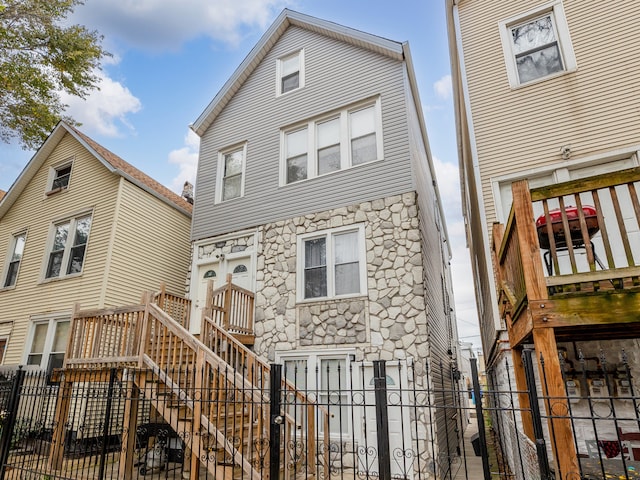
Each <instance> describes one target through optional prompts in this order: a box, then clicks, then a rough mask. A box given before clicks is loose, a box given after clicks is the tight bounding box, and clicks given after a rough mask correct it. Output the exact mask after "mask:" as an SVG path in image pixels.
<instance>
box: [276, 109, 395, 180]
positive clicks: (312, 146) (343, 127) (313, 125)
mask: <svg viewBox="0 0 640 480" xmlns="http://www.w3.org/2000/svg"><path fill="white" fill-rule="evenodd" d="M367 109H372V116H373V118H372V120H373V131H371V132H369V135H375V142H376V145H375V158H373V159H371V160H367V161H365V162H361V163H354V159H353V154H352V142H353V141H354V140H355V141H357V140H358V138H363V136H362V135H359V133H357V132H356V133H355V134H353V132H354V129H353V128H352V127H353V126H354V125H353V116H354V115H357V114H358V113H359V112H363V111H365V110H367ZM334 121H338V122H339V142H338V145H339V151H340V163H339V168H335V169H332V170H331V171H328V172H326V173H321V172H320V171H319V154H318V152H319V151H321V150H322V149H323V148H324V147H327V146H332V145H336V144H335V143H331V142H328V141H323V139H322V138H321V134H320V133H319V131H320V130H319V129H321V128H322V125H326V124H328V123H331V122H334ZM305 131H306V175H305V177H304V178H300V179H297V180H292V181H288V160H289V159H290V158H294V157H298V158H299V157H301V155H304V154H305V153H304V152H299V151H297V150H296V152H295V153H294V154H293V155H291V156H290V155H289V151H290V148H289V135H298V136H299V135H300V132H305ZM366 136H368V135H366V134H365V135H364V137H366ZM383 157H384V146H383V134H382V107H381V101H380V98H379V97H378V98H376V99H373V100H371V99H370V100H367V101H364V102H359V103H357V104H353V105H350V106H349V107H347V108H343V109H341V110H338V111H332V112H329V113H326V114H324V115H322V116H318V117H315V118H313V119H311V120H307V121H305V122H301V123H297V124H295V125H291V126H289V127H286V128H283V129H282V130H280V186H281V187H283V186H286V185H292V184H295V183H299V182H303V181H306V180H311V179H313V178H317V177H323V176H326V175H332V174H335V173H337V172H340V171H343V170H347V169H350V168H356V167H360V166H361V165H369V164H371V163H374V162H378V161H381V160H383Z"/></svg>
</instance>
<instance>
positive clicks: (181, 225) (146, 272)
mask: <svg viewBox="0 0 640 480" xmlns="http://www.w3.org/2000/svg"><path fill="white" fill-rule="evenodd" d="M191 210H192V206H191V204H190V203H189V202H188V201H186V200H185V199H184V198H182V197H180V196H179V195H177V194H175V193H173V192H172V191H170V190H169V189H168V188H166V187H164V186H162V185H161V184H159V183H158V182H156V181H155V180H153V179H152V178H150V177H149V176H147V175H146V174H144V173H142V172H141V171H139V170H138V169H136V168H135V167H133V166H132V165H130V164H129V163H127V162H125V161H124V160H122V159H121V158H120V157H118V156H117V155H115V154H113V153H111V152H110V151H108V150H107V149H105V148H103V147H102V146H100V145H98V144H97V143H96V142H94V141H93V140H91V139H90V138H89V137H87V136H86V135H84V134H83V133H81V132H80V131H78V130H77V129H75V128H73V127H71V126H70V125H68V124H66V123H64V122H60V123H59V124H58V125H57V126H56V127H55V129H54V130H53V132H52V133H51V135H50V136H49V137H48V138H47V140H46V141H45V142H44V143H43V145H42V146H41V147H40V149H39V150H38V151H37V153H36V154H35V155H34V156H33V158H32V159H31V160H30V161H29V163H28V164H27V166H26V167H25V168H24V170H23V171H22V173H21V174H20V176H19V177H18V178H17V180H16V181H15V182H14V183H13V185H12V186H11V188H10V189H9V191H8V192H7V193H6V195H5V196H4V197H3V198H2V200H1V201H0V282H1V283H0V349H1V354H2V364H3V365H17V364H25V365H33V366H36V367H39V368H42V369H47V370H50V369H51V368H56V367H59V366H61V364H62V360H63V356H64V351H65V348H66V342H67V335H68V329H69V319H70V317H71V313H72V310H73V307H74V304H75V303H76V302H79V303H80V305H81V307H82V308H83V309H87V308H107V307H111V306H116V305H126V304H131V303H137V302H139V301H140V298H141V295H142V293H143V291H145V290H158V288H159V287H160V285H161V282H165V283H166V288H167V290H168V291H172V292H176V293H181V292H183V291H184V285H185V279H186V276H187V269H188V266H189V250H190V240H189V231H190V225H191Z"/></svg>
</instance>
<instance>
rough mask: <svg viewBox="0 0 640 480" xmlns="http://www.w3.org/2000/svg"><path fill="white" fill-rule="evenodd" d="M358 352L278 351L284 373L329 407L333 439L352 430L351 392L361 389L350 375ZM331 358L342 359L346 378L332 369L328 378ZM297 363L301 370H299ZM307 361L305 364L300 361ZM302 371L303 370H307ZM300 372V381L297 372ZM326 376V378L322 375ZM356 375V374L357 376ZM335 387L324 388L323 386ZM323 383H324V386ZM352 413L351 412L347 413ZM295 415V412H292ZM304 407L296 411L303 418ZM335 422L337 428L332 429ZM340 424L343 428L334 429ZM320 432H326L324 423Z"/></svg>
mask: <svg viewBox="0 0 640 480" xmlns="http://www.w3.org/2000/svg"><path fill="white" fill-rule="evenodd" d="M355 358H356V351H355V350H354V349H328V350H309V351H307V350H304V351H301V350H297V351H295V350H294V351H290V352H276V362H278V363H281V364H282V365H283V371H282V375H283V377H284V378H286V379H287V380H289V381H290V382H291V383H293V384H294V385H296V387H297V388H298V389H299V390H300V391H302V392H306V393H307V394H312V395H313V396H315V397H316V398H317V401H318V403H319V404H320V405H322V407H323V408H324V409H325V410H327V408H328V409H329V410H330V411H329V412H328V413H329V416H330V419H329V422H330V424H329V425H330V438H332V439H340V438H349V437H350V435H351V432H352V429H353V425H352V421H351V414H350V408H351V404H350V403H351V394H352V389H353V388H355V389H358V388H359V387H358V385H357V379H356V378H351V373H352V368H351V364H352V363H353V362H354V361H355ZM328 361H338V362H340V369H341V370H342V369H344V377H343V378H339V377H338V375H337V367H336V371H334V370H332V369H331V367H330V369H329V372H328V375H329V376H331V375H332V374H333V376H332V377H331V378H326V375H327V370H326V366H327V363H326V362H328ZM296 362H297V363H298V370H297V371H296V369H295V368H296V366H295V364H296ZM303 362H304V366H301V364H302V363H303ZM305 367H306V370H304V371H301V370H302V369H305ZM296 373H297V376H298V378H297V381H296V379H295V378H294V375H295V374H296ZM323 375H325V377H323ZM356 376H357V374H356V375H354V377H356ZM323 380H324V381H323ZM327 382H329V383H330V385H329V386H331V387H333V388H330V389H325V388H323V386H327ZM323 384H324V385H323ZM331 384H332V385H331ZM340 407H342V408H343V409H344V410H343V413H342V416H341V415H340ZM345 412H349V413H345ZM289 414H292V412H289ZM302 415H303V412H302V409H301V411H300V412H299V413H298V414H297V416H298V418H299V419H302ZM332 424H333V425H334V428H331V426H332ZM335 426H340V427H342V428H335ZM318 429H319V431H320V432H324V424H323V422H321V424H320V425H319V426H318Z"/></svg>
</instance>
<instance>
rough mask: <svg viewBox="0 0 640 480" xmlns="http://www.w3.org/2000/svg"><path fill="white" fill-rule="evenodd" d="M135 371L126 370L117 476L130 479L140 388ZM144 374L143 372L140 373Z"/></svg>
mask: <svg viewBox="0 0 640 480" xmlns="http://www.w3.org/2000/svg"><path fill="white" fill-rule="evenodd" d="M135 374H136V373H134V372H128V373H127V375H128V378H126V389H125V392H126V398H125V403H124V422H125V423H124V428H123V429H122V450H121V453H120V465H119V468H118V478H120V479H122V480H130V479H132V478H134V475H133V461H134V452H135V448H136V429H137V425H136V424H137V423H138V399H139V397H140V390H139V389H138V386H137V385H136V384H135V382H134V379H133V376H134V375H135ZM140 374H141V375H144V373H140Z"/></svg>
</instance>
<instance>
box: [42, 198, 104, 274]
mask: <svg viewBox="0 0 640 480" xmlns="http://www.w3.org/2000/svg"><path fill="white" fill-rule="evenodd" d="M83 217H89V219H90V224H89V232H88V233H87V243H86V244H85V250H84V257H83V259H82V269H81V270H80V271H79V272H75V273H70V274H67V273H66V270H67V268H68V262H69V255H70V252H71V249H72V248H73V242H74V240H75V235H76V225H77V221H78V219H79V218H83ZM66 222H69V230H68V231H67V240H66V242H65V246H64V253H63V255H62V260H61V265H60V274H59V275H57V276H55V277H47V269H48V267H49V258H50V257H51V249H52V248H53V243H54V240H55V233H56V228H57V227H58V225H61V224H63V223H66ZM92 226H93V209H89V210H81V213H76V214H74V215H71V216H66V217H63V218H60V219H54V220H53V221H52V222H51V224H50V225H49V234H48V237H47V243H46V245H45V250H44V258H43V261H42V267H41V271H40V283H47V282H53V281H57V280H62V279H65V278H72V277H78V276H80V275H82V273H83V272H84V268H85V265H86V263H87V253H88V251H89V242H90V240H91V227H92Z"/></svg>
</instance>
